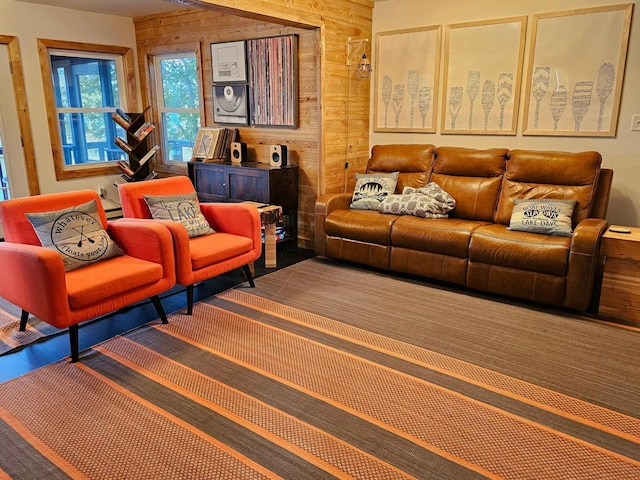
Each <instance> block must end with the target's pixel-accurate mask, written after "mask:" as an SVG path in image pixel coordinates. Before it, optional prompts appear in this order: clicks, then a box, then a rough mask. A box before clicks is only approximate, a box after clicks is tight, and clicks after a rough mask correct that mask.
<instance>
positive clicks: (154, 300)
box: [151, 295, 169, 323]
mask: <svg viewBox="0 0 640 480" xmlns="http://www.w3.org/2000/svg"><path fill="white" fill-rule="evenodd" d="M151 302H152V303H153V306H154V307H156V311H157V312H158V315H159V316H160V320H162V323H169V320H167V314H166V313H164V308H163V307H162V303H160V297H158V296H157V295H154V296H153V297H151Z"/></svg>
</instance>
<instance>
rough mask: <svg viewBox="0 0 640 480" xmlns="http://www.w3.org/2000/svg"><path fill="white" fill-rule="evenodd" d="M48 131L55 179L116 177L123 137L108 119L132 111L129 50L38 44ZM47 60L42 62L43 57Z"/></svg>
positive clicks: (63, 44) (115, 125)
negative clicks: (118, 142)
mask: <svg viewBox="0 0 640 480" xmlns="http://www.w3.org/2000/svg"><path fill="white" fill-rule="evenodd" d="M40 43H41V44H42V45H44V46H45V47H47V48H46V55H45V54H43V53H42V52H43V50H44V49H42V48H41V49H40V51H41V59H40V60H41V64H46V66H47V67H46V73H45V67H44V66H42V69H43V78H45V79H46V78H49V79H50V82H46V81H45V95H46V100H47V109H48V111H49V122H50V125H49V127H50V128H49V130H50V135H51V143H52V145H53V147H54V148H53V156H54V164H55V167H56V177H57V178H58V180H60V179H65V178H74V177H81V176H89V175H105V174H111V173H118V170H117V168H116V167H115V164H114V162H115V161H116V160H120V159H125V158H126V155H125V154H124V152H122V151H121V150H120V149H119V148H118V147H117V146H116V145H115V144H114V140H115V138H116V137H117V136H121V137H123V136H124V137H125V138H126V134H125V132H124V131H123V130H122V128H121V127H120V126H119V125H117V124H116V123H115V122H113V121H112V120H111V113H112V112H114V111H115V109H116V108H121V109H122V110H124V111H131V109H130V108H128V105H129V102H128V99H129V98H133V94H132V93H131V92H129V91H127V82H125V78H127V75H125V72H126V71H131V68H132V65H131V63H130V62H131V59H130V58H129V57H130V56H131V52H130V49H125V48H120V47H108V46H107V47H102V46H98V45H86V44H74V43H71V42H52V41H46V40H40ZM43 56H44V57H46V58H43Z"/></svg>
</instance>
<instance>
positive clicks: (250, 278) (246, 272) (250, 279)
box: [242, 265, 256, 287]
mask: <svg viewBox="0 0 640 480" xmlns="http://www.w3.org/2000/svg"><path fill="white" fill-rule="evenodd" d="M242 269H243V270H244V276H245V277H247V281H248V282H249V285H251V286H252V287H255V286H256V284H255V283H253V275H251V269H250V268H249V265H243V266H242Z"/></svg>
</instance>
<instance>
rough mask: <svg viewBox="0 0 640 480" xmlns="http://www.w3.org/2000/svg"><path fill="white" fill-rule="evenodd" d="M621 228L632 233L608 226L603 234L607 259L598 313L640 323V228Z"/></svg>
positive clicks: (602, 249)
mask: <svg viewBox="0 0 640 480" xmlns="http://www.w3.org/2000/svg"><path fill="white" fill-rule="evenodd" d="M612 227H613V228H616V227H617V226H615V225H614V226H612ZM619 228H627V229H629V230H631V233H615V232H612V231H611V230H607V232H605V234H604V235H603V236H602V242H601V246H600V252H601V253H602V255H603V256H604V257H605V263H604V272H603V275H602V288H601V292H600V305H599V307H598V315H602V316H604V317H611V318H614V319H620V320H625V321H628V322H632V323H634V324H637V325H638V326H640V228H637V227H619Z"/></svg>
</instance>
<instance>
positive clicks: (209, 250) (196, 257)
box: [189, 232, 253, 270]
mask: <svg viewBox="0 0 640 480" xmlns="http://www.w3.org/2000/svg"><path fill="white" fill-rule="evenodd" d="M252 248H253V240H252V239H251V238H249V237H243V236H242V235H234V234H231V233H224V232H216V233H211V234H209V235H204V236H201V237H197V238H192V239H191V240H190V242H189V250H190V252H191V268H192V269H193V270H198V269H200V268H206V267H209V266H211V265H215V264H216V263H220V262H224V261H225V260H229V259H230V258H236V257H239V256H240V255H242V254H245V253H249V252H250V251H251V249H252Z"/></svg>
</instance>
